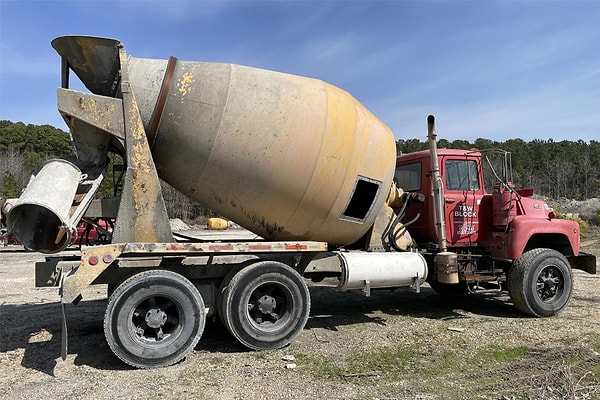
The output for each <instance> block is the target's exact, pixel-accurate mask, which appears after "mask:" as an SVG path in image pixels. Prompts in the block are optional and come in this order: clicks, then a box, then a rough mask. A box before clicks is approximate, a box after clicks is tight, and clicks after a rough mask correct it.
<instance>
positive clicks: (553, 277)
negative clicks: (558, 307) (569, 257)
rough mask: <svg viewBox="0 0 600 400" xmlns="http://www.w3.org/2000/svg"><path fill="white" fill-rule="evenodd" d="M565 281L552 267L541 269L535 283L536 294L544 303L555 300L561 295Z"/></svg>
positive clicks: (558, 270)
mask: <svg viewBox="0 0 600 400" xmlns="http://www.w3.org/2000/svg"><path fill="white" fill-rule="evenodd" d="M564 286H565V280H564V276H563V274H562V272H561V271H560V269H558V268H557V267H556V266H554V265H550V266H547V267H545V268H544V269H542V271H541V272H540V274H539V275H538V278H537V282H536V292H537V295H538V296H539V298H540V299H541V300H542V301H543V302H546V303H550V302H552V301H554V300H556V299H557V298H558V297H560V295H561V294H562V291H563V289H564Z"/></svg>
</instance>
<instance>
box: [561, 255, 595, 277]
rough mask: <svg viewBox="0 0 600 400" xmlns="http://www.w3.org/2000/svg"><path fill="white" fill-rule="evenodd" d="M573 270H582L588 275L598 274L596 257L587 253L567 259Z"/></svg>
mask: <svg viewBox="0 0 600 400" xmlns="http://www.w3.org/2000/svg"><path fill="white" fill-rule="evenodd" d="M567 260H568V261H569V264H571V268H573V269H580V270H582V271H585V272H587V273H588V274H593V275H595V274H597V268H596V256H594V255H592V254H587V253H583V252H581V253H579V255H577V256H571V257H567Z"/></svg>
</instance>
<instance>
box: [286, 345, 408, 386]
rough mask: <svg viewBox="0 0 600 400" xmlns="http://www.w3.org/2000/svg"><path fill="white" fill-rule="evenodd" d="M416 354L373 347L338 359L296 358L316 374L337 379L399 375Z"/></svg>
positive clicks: (303, 356)
mask: <svg viewBox="0 0 600 400" xmlns="http://www.w3.org/2000/svg"><path fill="white" fill-rule="evenodd" d="M415 356H416V354H415V353H414V352H413V351H411V350H407V349H404V348H401V347H398V348H382V349H371V350H369V351H367V352H360V353H353V354H350V355H348V356H347V357H344V358H338V359H325V358H319V357H314V356H310V355H306V354H298V355H297V356H296V359H297V360H298V362H299V363H301V364H305V365H307V366H308V367H309V369H310V371H312V373H313V374H314V375H316V376H318V377H320V378H324V379H335V378H343V377H345V376H350V375H352V376H360V375H365V376H369V374H386V375H392V376H397V375H399V374H401V373H403V372H405V371H406V370H407V369H408V368H409V367H408V366H409V365H411V363H412V361H413V359H414V358H415Z"/></svg>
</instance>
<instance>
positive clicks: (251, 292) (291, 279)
mask: <svg viewBox="0 0 600 400" xmlns="http://www.w3.org/2000/svg"><path fill="white" fill-rule="evenodd" d="M219 308H220V314H221V320H222V321H223V324H224V325H225V327H226V328H227V329H228V330H229V332H231V334H232V335H233V336H234V337H235V338H236V339H237V340H239V341H240V343H242V344H243V345H245V346H246V347H249V348H251V349H254V350H267V349H279V348H281V347H284V346H287V345H288V344H290V343H291V342H292V340H294V338H295V337H296V336H298V335H299V334H300V333H301V332H302V330H303V329H304V326H305V325H306V321H307V320H308V314H309V312H310V293H309V292H308V287H307V286H306V283H305V282H304V279H303V278H302V276H300V274H299V273H298V272H296V271H295V270H294V269H292V268H290V267H289V266H287V265H285V264H282V263H279V262H274V261H261V262H257V263H254V264H251V265H249V266H246V267H244V268H242V269H241V270H239V271H236V272H235V274H234V275H233V277H232V278H231V279H230V280H229V282H225V284H224V285H223V287H222V293H221V301H220V307H219Z"/></svg>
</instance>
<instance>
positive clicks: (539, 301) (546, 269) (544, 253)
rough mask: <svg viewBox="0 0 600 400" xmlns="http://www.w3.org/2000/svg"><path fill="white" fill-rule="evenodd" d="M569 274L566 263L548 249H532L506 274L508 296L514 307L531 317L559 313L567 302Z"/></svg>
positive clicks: (571, 278)
mask: <svg viewBox="0 0 600 400" xmlns="http://www.w3.org/2000/svg"><path fill="white" fill-rule="evenodd" d="M572 291H573V273H572V271H571V267H570V265H569V262H568V261H567V259H566V258H565V256H563V255H562V254H561V253H559V252H558V251H556V250H552V249H533V250H530V251H528V252H525V253H523V255H522V256H521V258H519V259H518V260H515V262H514V263H513V265H512V267H511V268H510V270H509V271H508V292H509V294H510V298H511V300H512V302H513V304H514V305H515V307H516V308H517V309H518V310H520V311H522V312H524V313H526V314H529V315H533V316H535V317H549V316H551V315H555V314H558V313H559V312H561V311H562V310H563V309H564V308H565V307H566V306H567V304H569V301H570V300H571V293H572Z"/></svg>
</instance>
